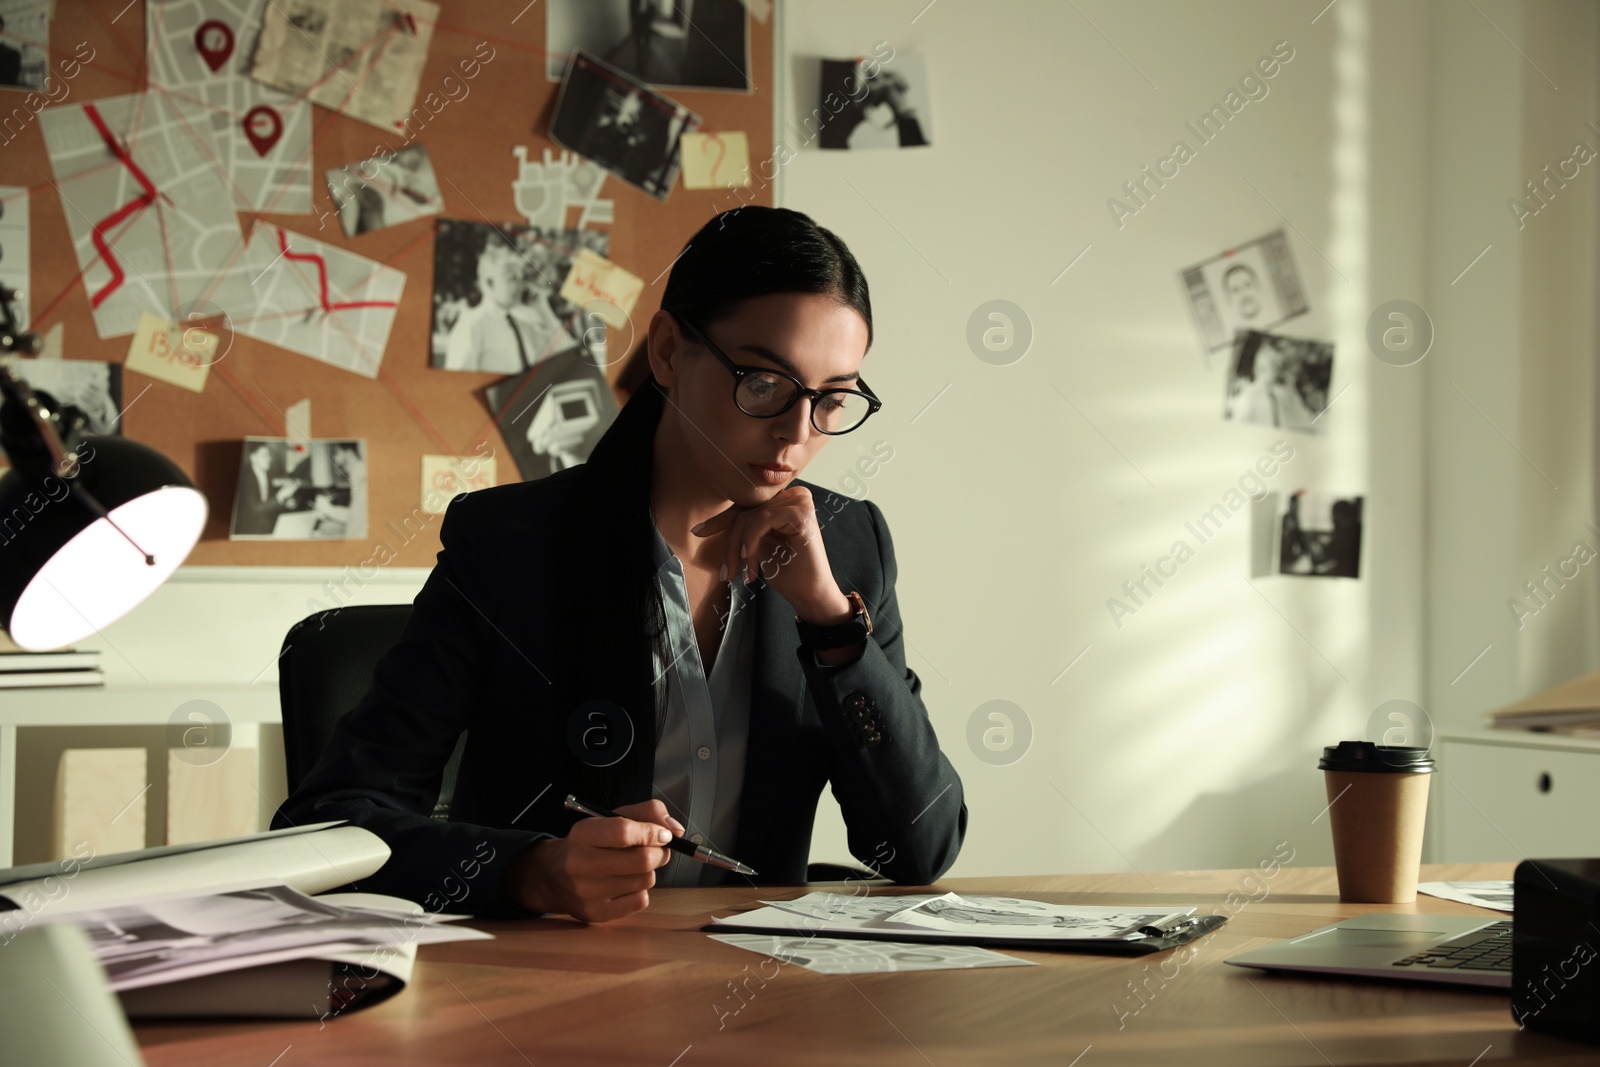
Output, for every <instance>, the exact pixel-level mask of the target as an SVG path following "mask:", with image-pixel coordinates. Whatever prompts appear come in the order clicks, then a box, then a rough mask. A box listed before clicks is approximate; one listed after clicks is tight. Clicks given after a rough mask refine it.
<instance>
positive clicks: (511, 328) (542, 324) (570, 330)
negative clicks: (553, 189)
mask: <svg viewBox="0 0 1600 1067" xmlns="http://www.w3.org/2000/svg"><path fill="white" fill-rule="evenodd" d="M610 244H611V239H610V235H609V234H608V233H606V232H604V231H600V230H542V229H537V228H535V227H531V226H512V225H494V224H491V223H487V222H471V221H467V220H462V219H440V220H438V221H437V222H436V223H435V226H434V244H433V340H432V353H433V355H432V366H434V367H436V368H439V369H441V370H465V371H485V372H489V373H494V374H520V373H521V372H523V371H525V370H527V369H528V368H530V367H533V366H535V365H536V364H538V363H539V362H540V361H541V360H544V359H547V358H549V357H550V356H551V355H552V354H553V353H556V352H559V351H561V350H563V349H565V348H570V347H571V346H573V345H576V344H578V343H579V342H580V341H581V340H582V336H583V329H582V324H581V319H580V314H581V309H580V308H579V307H578V306H577V305H576V304H574V303H572V302H571V301H569V300H567V299H566V298H564V297H562V296H561V286H562V284H563V282H565V280H566V277H567V274H568V272H569V271H570V270H571V269H572V261H573V260H574V259H575V258H577V255H578V253H579V251H581V250H583V249H588V250H589V251H591V252H594V253H595V254H597V255H600V256H604V255H605V254H606V252H607V251H608V250H609V248H610Z"/></svg>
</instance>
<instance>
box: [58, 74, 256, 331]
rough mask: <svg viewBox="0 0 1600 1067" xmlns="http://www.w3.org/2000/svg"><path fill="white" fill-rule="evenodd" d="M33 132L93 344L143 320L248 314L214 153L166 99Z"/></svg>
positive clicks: (122, 99) (73, 115) (79, 108)
mask: <svg viewBox="0 0 1600 1067" xmlns="http://www.w3.org/2000/svg"><path fill="white" fill-rule="evenodd" d="M39 125H40V127H41V129H42V130H43V133H44V141H45V147H46V149H47V150H48V152H49V154H50V167H51V169H52V170H53V171H54V172H55V178H56V188H57V191H58V192H59V193H60V195H61V208H62V211H63V212H64V213H65V214H66V217H67V228H68V230H69V231H70V232H71V234H72V245H73V251H74V252H75V253H76V254H77V259H78V266H79V267H80V268H81V269H82V275H81V276H82V279H83V286H84V290H85V292H86V293H87V294H88V297H89V305H90V308H91V309H92V311H93V314H94V324H95V329H96V331H97V332H98V333H99V335H100V337H101V338H107V337H119V336H122V335H125V334H131V333H133V332H134V330H135V329H136V328H137V327H138V325H139V316H140V315H141V314H142V313H146V312H148V313H150V314H152V315H155V316H157V317H159V318H162V319H177V320H182V319H183V318H184V312H185V310H186V309H188V308H192V307H195V306H206V307H208V308H221V309H222V310H223V311H224V312H225V313H228V314H232V315H237V314H239V309H241V308H246V309H247V308H249V307H251V306H252V305H253V304H254V302H255V301H254V297H253V295H252V293H251V291H250V280H249V279H250V276H249V275H246V274H245V273H244V272H243V270H242V269H241V267H242V264H241V262H240V260H241V255H242V252H243V241H242V239H241V237H240V234H239V219H238V216H237V215H236V214H235V213H234V206H233V204H234V201H233V194H232V193H231V191H230V190H229V188H228V186H227V185H226V184H225V182H224V181H223V178H222V176H221V174H220V172H219V169H218V167H217V166H216V162H215V158H214V154H213V150H214V145H213V143H212V142H211V140H210V138H209V136H208V135H206V134H204V133H200V132H199V131H197V130H196V129H195V128H194V125H193V123H192V122H191V121H190V120H189V119H188V117H187V116H186V115H184V113H183V112H181V111H180V110H178V108H177V107H176V106H175V105H174V104H173V103H172V101H171V99H170V98H169V97H167V95H166V94H164V93H161V92H149V93H137V94H133V95H129V96H113V97H106V98H104V99H100V100H95V101H93V102H91V103H86V104H63V105H60V106H57V107H47V108H45V109H44V110H43V111H41V112H40V113H39Z"/></svg>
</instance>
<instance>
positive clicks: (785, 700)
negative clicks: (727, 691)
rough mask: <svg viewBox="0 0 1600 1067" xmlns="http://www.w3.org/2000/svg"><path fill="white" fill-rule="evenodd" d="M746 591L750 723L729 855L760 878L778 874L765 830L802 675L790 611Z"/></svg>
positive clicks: (773, 596) (773, 811) (776, 600)
mask: <svg viewBox="0 0 1600 1067" xmlns="http://www.w3.org/2000/svg"><path fill="white" fill-rule="evenodd" d="M750 588H751V594H752V596H753V598H754V599H753V600H752V602H751V603H750V604H749V605H747V608H749V609H753V610H754V614H753V615H752V616H751V620H752V621H753V622H754V623H755V633H754V635H753V636H754V640H753V642H752V659H751V671H750V721H749V726H748V734H747V740H746V743H745V760H744V767H745V770H744V787H743V791H742V793H741V795H740V798H739V837H738V841H737V842H736V848H737V851H736V852H735V853H734V855H735V856H736V857H737V858H739V859H742V860H744V861H745V862H746V863H749V864H750V865H751V866H753V867H755V868H756V870H757V871H758V872H759V873H760V874H761V875H763V876H765V877H768V878H770V877H772V876H773V875H774V874H776V873H778V872H777V870H776V869H775V868H773V867H772V864H773V863H775V862H776V860H777V857H776V856H773V857H768V855H767V852H766V843H767V837H768V829H769V828H770V827H771V825H772V822H773V820H774V819H775V818H777V816H778V811H779V810H780V808H781V807H782V805H781V804H780V802H779V801H780V797H781V791H782V790H783V789H785V788H788V785H787V776H786V775H784V774H782V773H774V768H779V767H785V766H786V765H787V764H788V762H789V760H788V757H789V755H791V754H792V753H793V752H794V743H795V738H796V736H797V734H798V727H799V715H800V714H801V709H802V708H803V706H804V705H803V700H802V699H801V694H802V692H803V690H804V688H805V675H804V674H802V673H801V670H800V664H799V663H798V662H797V661H796V660H795V655H794V648H795V640H794V637H795V634H794V609H793V608H791V607H790V606H789V602H788V601H787V600H785V599H784V598H783V595H782V594H781V593H778V592H775V591H774V590H772V589H770V588H768V586H767V583H766V582H765V581H758V582H756V583H755V584H754V585H753V586H751V587H750Z"/></svg>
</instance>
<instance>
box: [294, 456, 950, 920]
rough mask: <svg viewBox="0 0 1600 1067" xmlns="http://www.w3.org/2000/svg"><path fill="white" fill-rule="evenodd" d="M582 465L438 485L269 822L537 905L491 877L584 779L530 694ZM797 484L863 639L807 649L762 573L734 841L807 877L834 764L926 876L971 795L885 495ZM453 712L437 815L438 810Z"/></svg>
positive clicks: (869, 828)
mask: <svg viewBox="0 0 1600 1067" xmlns="http://www.w3.org/2000/svg"><path fill="white" fill-rule="evenodd" d="M588 470H589V467H588V465H587V464H584V465H580V466H577V467H571V468H568V469H567V470H563V471H559V472H557V473H555V474H553V475H550V476H549V477H547V478H541V479H539V480H537V481H532V482H521V483H518V484H515V485H505V486H499V487H496V488H492V489H482V490H479V491H478V492H475V493H469V494H466V495H464V496H460V497H457V498H456V499H455V501H454V502H452V503H451V505H450V507H449V510H448V511H447V512H446V514H445V517H444V520H443V523H442V524H441V527H440V531H439V536H440V541H441V542H442V545H443V548H442V550H441V551H440V553H439V556H438V563H437V565H436V566H435V567H434V569H433V571H432V573H431V574H430V575H429V576H428V580H427V582H426V583H425V584H424V586H423V588H422V591H421V592H420V593H418V594H417V597H416V600H415V601H414V606H413V608H412V613H411V617H410V621H409V623H408V624H407V626H406V629H405V631H404V634H403V635H402V638H401V640H400V643H399V644H398V645H396V646H395V647H394V648H393V649H391V650H390V651H389V652H388V653H386V654H385V656H384V657H383V659H382V660H381V661H380V662H379V664H378V667H377V670H376V673H375V677H374V681H373V686H372V688H371V690H370V691H369V692H368V693H367V695H366V696H365V697H364V698H363V699H362V700H361V701H360V703H359V704H358V705H357V706H356V707H355V708H354V709H353V710H352V711H351V713H350V714H349V715H347V716H346V717H345V718H344V719H343V720H342V721H341V723H340V725H339V727H338V730H337V731H336V733H335V736H334V740H333V741H332V742H331V744H330V745H329V747H328V749H327V750H326V751H325V752H324V754H323V756H322V758H321V760H320V761H319V762H318V763H317V765H316V766H315V767H314V768H313V769H312V771H311V772H310V774H309V775H308V776H307V777H306V779H305V780H304V781H303V782H302V783H301V784H300V786H299V788H297V789H296V790H295V791H294V793H293V794H292V795H291V796H290V797H289V798H288V799H287V800H286V801H284V803H283V806H282V807H281V808H280V809H279V810H278V812H277V814H276V815H275V816H274V818H273V821H272V826H273V828H274V829H278V828H282V827H287V826H295V825H306V824H309V823H313V822H321V821H325V820H329V819H348V820H349V821H350V822H351V823H354V824H355V825H358V826H364V827H366V828H367V829H369V830H371V831H372V832H373V833H375V834H377V835H378V836H379V837H381V838H383V839H384V841H385V842H387V843H388V845H389V847H390V849H391V855H390V858H389V860H388V862H386V863H385V864H384V866H383V868H382V869H381V870H379V871H378V872H377V873H376V874H374V875H372V876H371V877H369V878H364V879H361V880H360V881H359V883H352V885H353V886H354V887H355V888H357V889H361V890H365V891H367V892H375V893H388V894H391V895H394V896H400V897H406V898H408V899H411V900H415V901H417V902H419V903H421V904H423V905H424V907H427V908H429V909H431V910H439V909H444V910H451V911H461V912H468V913H471V914H475V915H480V916H484V917H491V918H503V917H526V916H532V915H536V914H538V913H536V912H530V911H527V910H526V909H524V908H522V907H520V906H519V905H517V904H515V903H514V902H513V901H511V900H509V899H504V898H502V896H501V894H500V879H501V877H502V875H503V874H504V872H505V868H506V867H507V865H508V864H509V863H510V861H511V860H512V858H513V857H514V856H515V855H516V854H517V853H519V852H521V851H522V850H523V849H524V848H525V847H526V846H527V845H528V844H529V843H530V842H532V841H534V840H535V839H537V838H539V837H541V836H546V835H554V836H564V835H565V833H566V831H567V829H568V828H569V827H570V826H571V825H572V824H573V822H575V821H576V820H577V819H578V818H581V817H582V816H579V815H577V814H576V813H575V812H571V811H568V810H567V809H565V808H564V807H562V800H563V799H564V798H565V796H566V794H567V793H569V792H576V789H575V788H574V787H573V785H572V783H571V782H570V781H568V780H567V778H568V775H569V774H570V771H569V768H570V767H571V765H572V760H571V757H570V756H569V755H567V754H566V753H565V752H564V751H563V749H564V746H565V745H566V744H567V741H566V736H567V718H568V710H569V709H559V708H554V707H549V706H547V705H546V704H543V703H541V701H540V695H541V694H542V693H547V692H549V691H550V683H549V681H548V673H549V671H550V669H551V657H552V656H553V655H554V653H553V647H554V646H553V642H552V636H553V628H554V627H556V626H559V625H561V623H562V614H561V611H560V609H559V605H555V604H553V603H552V599H551V596H550V594H549V586H550V582H551V579H552V577H553V576H552V575H551V574H550V570H551V567H550V565H549V561H551V560H552V559H553V558H554V557H553V554H552V553H553V551H554V548H553V546H554V545H555V544H556V537H557V533H558V530H559V527H560V523H561V519H562V510H563V502H564V501H565V500H566V499H567V497H568V495H569V491H570V489H571V487H572V486H573V485H574V484H575V481H574V480H575V479H577V478H582V477H584V476H585V475H586V473H587V472H588ZM799 484H801V485H804V486H806V487H807V488H808V489H810V490H811V492H812V496H813V500H814V502H815V505H816V509H817V516H818V521H819V524H820V526H821V529H822V541H823V547H824V549H825V550H826V552H827V556H828V560H829V562H830V563H831V565H832V568H833V574H834V577H835V578H836V579H837V580H838V582H839V584H840V587H841V588H842V589H844V590H847V591H848V590H850V589H855V590H857V591H859V592H860V593H861V595H862V597H863V598H864V600H865V601H866V604H867V610H868V612H869V613H870V614H871V616H872V620H873V627H874V630H873V634H872V636H871V637H869V638H868V639H867V643H866V648H865V650H864V651H863V653H862V654H861V655H860V656H859V657H858V658H857V659H856V660H854V661H852V662H850V663H846V664H842V665H839V666H835V667H823V666H819V665H818V664H817V663H816V660H815V658H814V657H813V656H812V655H811V654H810V653H803V652H801V651H800V648H799V638H798V635H797V632H796V630H795V625H794V609H793V608H792V607H791V606H790V605H789V603H788V602H787V601H786V600H784V598H783V596H782V595H781V594H779V593H778V592H776V591H775V590H774V589H772V588H771V587H769V586H767V585H766V583H765V582H761V581H757V582H755V583H753V584H752V586H751V589H752V590H754V599H753V601H752V602H751V604H750V605H748V608H749V609H750V610H754V612H755V614H754V615H752V616H751V617H750V618H751V619H752V620H753V621H754V624H755V632H754V641H753V645H754V662H753V665H752V672H751V675H752V677H751V693H750V723H749V741H748V746H747V750H746V757H745V775H744V785H743V792H742V795H741V800H740V811H739V828H738V838H737V841H735V842H734V843H733V847H732V848H730V849H729V850H728V851H729V852H730V854H731V855H733V856H735V857H737V858H738V859H740V860H742V861H744V862H745V863H747V864H749V865H750V866H751V867H753V868H755V869H756V870H757V871H759V872H760V874H759V876H758V877H756V878H754V879H753V880H752V881H753V883H755V884H775V885H802V884H804V883H805V876H806V863H807V860H808V858H809V852H810V846H811V828H812V822H813V819H814V818H815V815H816V806H817V799H818V797H819V796H820V795H821V792H822V787H823V785H824V784H831V787H832V789H833V795H834V797H835V798H836V799H837V800H838V802H839V806H840V809H841V811H842V813H843V815H844V820H845V825H846V827H847V830H848V844H849V848H850V852H851V853H852V854H853V855H854V856H855V857H856V858H857V859H858V860H860V861H861V862H862V863H864V864H866V865H867V866H868V867H870V868H872V869H873V870H876V871H878V872H879V873H880V874H881V875H883V876H885V877H888V878H890V879H892V880H894V881H896V882H900V883H903V884H910V885H927V884H930V883H932V882H933V881H935V880H936V879H938V878H939V876H940V875H942V874H943V873H944V872H945V871H947V870H949V868H950V865H951V864H952V863H954V862H955V859H956V855H957V853H958V852H960V850H961V841H962V838H963V837H964V836H965V834H966V827H967V808H966V804H965V802H964V800H963V793H962V788H961V779H960V778H959V777H958V776H957V774H956V772H955V769H954V768H953V767H951V765H950V762H949V761H948V760H947V759H946V758H945V756H944V754H943V753H942V752H941V751H940V750H939V742H938V739H937V738H936V737H935V736H934V731H933V727H932V726H931V725H930V723H929V721H928V713H927V709H926V708H925V707H924V706H923V703H922V698H921V695H920V694H921V689H922V681H921V679H920V678H918V677H917V675H916V674H915V672H913V671H911V670H909V669H908V668H907V667H906V662H905V641H904V639H903V637H902V634H901V626H900V609H899V605H898V602H897V600H896V597H895V590H894V580H895V573H896V567H895V559H894V549H893V545H892V544H891V542H890V538H889V529H888V527H887V525H885V523H884V519H883V513H882V512H881V511H880V510H879V508H878V507H877V505H876V504H874V503H872V502H870V501H857V500H852V499H850V498H848V497H845V496H841V495H839V494H837V493H833V492H831V491H829V490H826V489H824V488H822V487H821V486H818V485H814V484H812V483H810V482H805V481H801V482H799ZM538 561H543V563H544V565H543V566H540V565H537V562H538ZM852 713H853V715H852ZM462 730H466V732H467V741H466V747H465V749H464V751H463V754H462V761H461V765H460V769H459V772H458V776H457V780H456V785H455V792H454V796H453V798H452V801H451V805H450V812H449V819H448V820H445V819H436V818H431V817H430V814H429V813H430V812H432V811H433V809H434V805H435V802H436V800H437V799H438V797H439V788H440V780H441V772H442V770H443V768H444V765H445V763H446V762H447V760H448V759H449V757H450V754H451V752H452V750H453V749H454V747H455V745H456V741H457V738H458V735H459V734H460V732H461V731H462ZM874 733H876V734H877V735H878V737H879V738H880V740H877V741H873V740H872V735H873V734H874Z"/></svg>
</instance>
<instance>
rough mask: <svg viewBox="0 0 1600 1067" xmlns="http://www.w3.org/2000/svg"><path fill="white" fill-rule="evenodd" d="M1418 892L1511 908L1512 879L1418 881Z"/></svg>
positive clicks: (1484, 905)
mask: <svg viewBox="0 0 1600 1067" xmlns="http://www.w3.org/2000/svg"><path fill="white" fill-rule="evenodd" d="M1417 892H1419V893H1426V894H1428V895H1429V896H1430V897H1439V898H1440V899H1441V900H1458V901H1460V902H1461V903H1463V904H1473V905H1476V906H1477V907H1480V908H1493V909H1494V910H1495V911H1510V910H1511V896H1512V890H1511V881H1510V879H1505V880H1496V879H1490V880H1489V881H1486V882H1418V883H1417Z"/></svg>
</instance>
